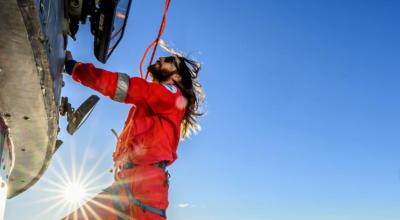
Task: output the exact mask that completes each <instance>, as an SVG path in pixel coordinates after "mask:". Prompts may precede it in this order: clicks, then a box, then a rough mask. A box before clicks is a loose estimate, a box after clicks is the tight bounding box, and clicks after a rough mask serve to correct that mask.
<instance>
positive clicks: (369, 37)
mask: <svg viewBox="0 0 400 220" xmlns="http://www.w3.org/2000/svg"><path fill="white" fill-rule="evenodd" d="M162 8H163V2H162V1H134V2H133V5H132V8H131V14H130V17H129V22H128V26H127V30H126V33H125V37H124V39H123V40H122V42H121V44H120V45H119V47H118V48H117V49H116V50H115V53H114V54H113V55H112V57H111V58H110V60H109V61H108V63H107V64H106V65H101V64H100V63H98V62H96V61H95V58H94V56H93V53H92V50H93V49H92V37H91V36H90V35H89V30H88V27H82V28H81V31H80V32H79V35H78V41H77V42H72V41H70V44H69V48H70V50H72V52H73V54H74V57H75V58H76V59H78V60H81V61H83V62H93V63H95V64H96V65H98V66H99V67H103V68H106V69H109V70H115V71H120V72H126V73H129V74H130V75H131V76H137V75H138V65H139V60H140V58H141V55H142V53H143V51H144V49H145V47H146V46H147V45H148V44H149V42H151V41H152V40H153V39H154V37H155V36H156V32H157V30H158V25H159V23H160V19H161V15H162ZM399 9H400V3H399V2H396V1H389V0H387V1H356V0H353V1H312V0H308V1H290V0H285V1H265V0H264V1H261V0H255V1H243V0H241V1H211V0H204V1H193V0H185V1H183V0H180V1H172V2H171V6H170V10H169V14H168V21H167V22H168V23H167V28H166V31H165V33H164V36H163V38H164V40H166V41H167V42H168V43H170V44H172V45H173V46H175V47H176V48H177V49H180V50H182V51H184V52H186V53H187V54H190V55H191V56H193V57H194V58H197V59H198V60H200V61H201V62H202V63H203V69H202V71H201V72H200V81H201V83H202V85H203V88H204V90H205V92H206V95H207V96H206V102H205V104H204V110H205V112H206V115H205V116H204V117H203V118H202V119H201V125H202V131H201V132H200V133H199V134H198V135H195V136H193V137H192V138H190V139H188V140H185V141H183V142H182V143H181V144H180V148H179V151H178V153H179V155H178V156H179V159H178V160H177V161H176V163H175V164H174V165H173V166H172V167H170V173H171V175H172V179H171V188H170V208H169V209H168V216H169V219H176V220H188V219H190V220H204V219H206V220H222V219H231V220H242V219H254V220H265V219H271V220H321V219H324V220H383V219H384V220H398V219H400V211H399V208H398V207H399V206H400V160H399V157H400V138H399V132H400V116H399V112H400V102H399V101H398V97H399V95H400V88H399V86H398V85H399V83H400V74H399V73H400V62H399V59H400V43H399V39H400V28H399V27H400V14H399V13H398V11H399ZM158 51H159V52H158V55H164V53H163V52H162V51H161V50H158ZM65 82H66V86H65V88H64V91H63V93H64V95H66V96H68V97H70V100H71V102H72V103H73V104H74V105H75V106H76V105H78V104H79V103H80V102H82V101H83V100H84V99H85V98H86V97H87V96H89V95H90V94H94V92H93V91H90V90H89V89H87V88H85V87H83V86H81V85H78V84H76V83H74V82H73V81H71V80H70V79H69V77H65ZM128 109H129V106H126V105H122V104H119V103H114V102H112V101H110V100H108V99H107V98H105V97H102V98H101V100H100V103H99V104H98V106H97V107H96V109H95V110H94V112H93V114H92V116H91V118H89V120H88V121H87V122H86V124H85V125H84V126H82V128H81V129H80V130H79V131H78V132H77V134H76V135H74V136H72V137H71V136H69V135H68V134H66V132H65V127H66V126H65V119H62V120H61V128H62V132H61V134H60V139H62V140H63V141H64V145H63V146H62V148H61V149H60V150H59V152H57V154H56V158H55V159H53V161H52V164H51V166H50V168H49V170H48V171H47V172H46V174H45V175H44V178H43V179H42V180H40V181H39V182H38V183H37V184H36V185H35V186H34V187H32V188H31V189H30V190H28V191H27V192H25V193H23V194H21V195H20V196H18V197H16V198H14V199H11V200H10V201H9V202H8V204H7V210H6V219H11V220H23V219H32V216H33V217H34V219H49V220H51V219H59V217H60V216H61V215H63V214H65V211H63V210H61V209H60V211H58V212H57V211H54V210H57V209H54V210H52V211H50V212H48V213H44V214H42V215H39V213H40V212H41V211H43V210H45V209H46V208H47V207H49V206H51V205H52V204H54V201H52V202H49V201H42V200H43V198H48V197H51V196H54V195H56V194H57V193H54V192H47V191H44V189H46V188H48V187H50V186H49V185H48V182H49V181H46V179H48V180H56V179H57V177H56V173H61V168H60V166H59V164H58V163H57V160H62V161H63V164H64V166H65V167H66V168H67V170H68V171H69V172H72V171H71V170H73V169H72V167H73V166H75V167H81V165H82V164H83V163H84V164H85V169H84V170H85V171H89V170H90V169H91V168H92V167H94V172H93V175H100V174H101V173H105V174H104V175H103V176H102V177H101V178H99V179H98V181H96V182H95V183H94V186H96V190H100V189H101V188H105V187H106V186H107V185H109V184H110V183H111V181H112V174H110V173H107V170H108V169H109V168H111V167H112V161H111V153H112V152H113V149H114V144H115V138H114V137H113V135H112V134H111V132H110V129H111V128H114V129H116V130H117V131H120V130H121V129H122V125H123V122H124V119H125V117H126V114H127V111H128ZM83 152H89V153H88V154H87V155H89V156H86V157H85V156H84V153H83ZM72 158H73V159H72ZM84 158H85V159H84ZM74 161H75V162H74ZM96 162H98V165H97V166H95V164H96ZM50 188H51V187H50ZM21 210H24V211H23V212H21Z"/></svg>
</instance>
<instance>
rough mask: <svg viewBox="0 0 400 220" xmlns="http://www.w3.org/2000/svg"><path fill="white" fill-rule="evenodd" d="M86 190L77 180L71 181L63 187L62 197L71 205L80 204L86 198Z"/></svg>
mask: <svg viewBox="0 0 400 220" xmlns="http://www.w3.org/2000/svg"><path fill="white" fill-rule="evenodd" d="M87 196H88V195H87V190H86V189H85V187H84V186H83V185H82V184H81V183H78V182H75V183H71V184H70V185H68V186H67V187H66V188H65V191H64V199H65V200H66V201H67V202H69V203H70V204H71V205H76V204H81V203H83V202H84V201H85V200H86V197H87Z"/></svg>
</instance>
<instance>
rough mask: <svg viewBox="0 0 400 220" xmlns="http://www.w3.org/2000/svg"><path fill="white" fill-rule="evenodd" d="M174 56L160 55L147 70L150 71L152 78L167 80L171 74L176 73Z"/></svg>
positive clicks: (160, 80) (159, 80) (161, 80)
mask: <svg viewBox="0 0 400 220" xmlns="http://www.w3.org/2000/svg"><path fill="white" fill-rule="evenodd" d="M175 59H176V58H175V57H172V56H171V57H160V58H159V59H158V60H157V61H156V62H155V63H154V64H152V65H150V66H149V67H148V68H147V70H148V71H149V72H150V74H151V76H152V78H153V80H155V81H158V82H165V81H168V80H169V79H170V78H171V76H172V75H174V74H177V73H178V71H177V68H176V62H175Z"/></svg>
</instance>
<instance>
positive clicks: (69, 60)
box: [65, 50, 77, 75]
mask: <svg viewBox="0 0 400 220" xmlns="http://www.w3.org/2000/svg"><path fill="white" fill-rule="evenodd" d="M76 63H77V62H76V61H75V60H74V58H73V57H72V53H71V51H69V50H67V51H66V52H65V72H66V73H67V74H68V75H72V71H73V70H74V66H75V64H76Z"/></svg>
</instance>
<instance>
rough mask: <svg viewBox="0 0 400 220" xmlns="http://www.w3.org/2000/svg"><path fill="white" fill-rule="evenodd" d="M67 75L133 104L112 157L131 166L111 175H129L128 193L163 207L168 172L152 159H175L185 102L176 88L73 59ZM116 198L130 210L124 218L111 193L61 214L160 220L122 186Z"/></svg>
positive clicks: (126, 177)
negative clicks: (70, 72)
mask: <svg viewBox="0 0 400 220" xmlns="http://www.w3.org/2000/svg"><path fill="white" fill-rule="evenodd" d="M72 78H73V79H74V80H75V81H77V82H80V83H82V84H83V85H85V86H88V87H90V88H92V89H94V90H97V91H98V92H100V93H102V94H103V95H105V96H108V97H110V98H111V99H113V100H116V101H119V102H123V103H127V104H133V107H132V108H131V109H130V111H129V114H128V117H127V119H126V121H125V126H124V129H123V131H122V133H121V134H120V135H119V138H118V143H117V147H116V150H115V152H114V154H113V158H114V161H115V163H116V166H117V169H118V168H121V167H122V166H123V164H124V162H123V161H129V162H131V163H132V164H134V165H135V166H134V168H131V169H125V170H122V171H121V172H118V173H116V178H117V179H124V180H128V182H129V189H130V191H131V193H132V194H133V195H134V196H135V197H136V198H137V199H138V200H140V201H141V202H142V203H143V204H146V205H148V206H151V207H154V208H156V209H164V210H165V209H166V208H167V206H168V175H167V174H166V173H165V172H164V170H163V169H161V168H159V167H156V166H153V165H152V164H154V163H158V162H161V161H164V162H166V163H167V164H168V165H169V164H171V163H172V162H174V161H175V160H176V159H177V155H176V150H177V146H178V142H179V139H180V129H181V127H180V126H181V121H182V119H183V117H184V114H185V106H186V101H185V98H184V97H183V96H182V93H181V92H180V90H179V89H178V88H177V87H175V86H174V85H165V84H160V83H151V82H147V81H146V80H144V79H142V78H138V77H132V78H131V77H129V76H128V75H127V74H124V73H116V72H109V71H106V70H102V69H98V68H96V67H95V66H94V65H92V64H82V63H77V64H76V65H75V67H74V69H73V73H72ZM116 183H118V181H116ZM119 200H120V201H121V202H122V203H123V204H124V205H127V207H128V208H127V209H126V210H125V211H124V213H129V214H128V215H129V217H127V216H125V218H121V217H120V218H118V217H117V215H116V212H117V211H116V210H115V209H114V206H113V203H112V199H111V195H110V193H109V192H103V193H100V194H99V195H98V196H96V197H95V198H93V199H92V200H90V201H88V202H87V203H86V204H85V205H84V206H82V207H81V208H80V209H78V210H76V211H75V212H74V213H71V214H70V215H69V216H67V217H66V218H65V219H90V220H91V219H105V220H114V219H115V220H117V219H135V220H136V219H137V220H158V219H165V218H164V217H161V216H160V215H157V214H156V213H154V212H151V211H146V210H144V209H142V208H140V207H138V206H137V205H134V204H132V203H131V202H129V201H128V199H127V195H126V192H123V190H122V191H121V192H120V197H119ZM121 215H122V214H121Z"/></svg>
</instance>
